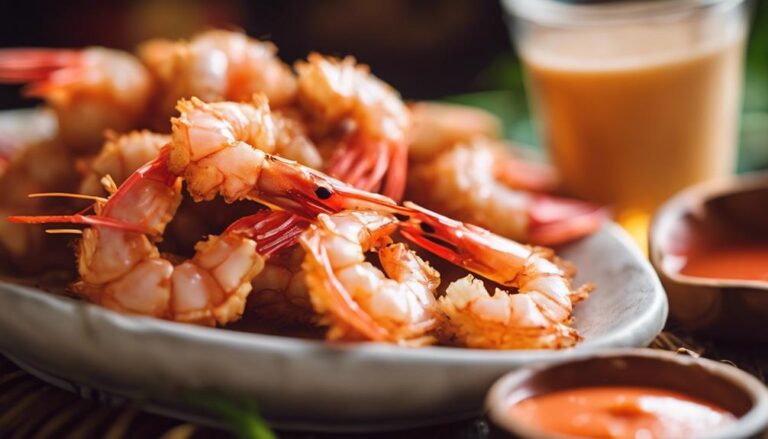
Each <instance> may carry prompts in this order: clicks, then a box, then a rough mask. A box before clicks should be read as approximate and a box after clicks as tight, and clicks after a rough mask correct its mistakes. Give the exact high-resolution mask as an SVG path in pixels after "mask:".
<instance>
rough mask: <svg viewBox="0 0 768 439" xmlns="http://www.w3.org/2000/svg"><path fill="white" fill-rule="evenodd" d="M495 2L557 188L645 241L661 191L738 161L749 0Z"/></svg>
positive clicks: (666, 193) (717, 173) (719, 173)
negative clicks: (505, 15)
mask: <svg viewBox="0 0 768 439" xmlns="http://www.w3.org/2000/svg"><path fill="white" fill-rule="evenodd" d="M504 2H505V5H506V7H507V9H508V10H509V11H511V13H512V17H513V18H512V20H511V29H512V33H513V38H514V41H515V44H516V46H517V49H518V52H519V54H520V57H521V59H522V62H523V66H524V69H525V74H526V84H527V91H528V95H529V98H530V100H531V104H532V107H533V112H534V115H535V117H536V123H537V125H538V127H537V128H538V129H539V132H540V133H541V138H542V140H543V142H544V144H545V145H546V146H547V149H548V150H549V153H550V157H551V159H552V161H553V162H554V164H555V165H556V166H557V168H558V170H559V172H560V176H561V179H562V184H563V188H564V190H565V191H567V192H569V193H570V194H571V195H574V196H578V197H581V198H585V199H589V200H593V201H597V202H600V203H604V204H606V205H609V206H611V207H613V209H614V212H615V215H616V218H617V220H618V221H619V223H620V224H622V225H623V226H624V227H625V228H626V229H628V230H629V231H630V233H632V234H633V236H634V237H635V238H636V239H637V240H638V242H640V243H641V245H642V246H643V247H644V246H645V243H646V236H647V235H646V234H647V229H648V223H649V221H650V217H651V215H652V213H653V211H654V209H655V208H656V207H657V206H659V205H660V204H661V203H662V202H663V201H664V200H665V199H666V198H668V197H670V196H671V195H672V194H674V193H676V192H677V191H679V190H681V189H682V188H684V187H686V186H689V185H691V184H694V183H697V182H700V181H703V180H709V179H716V178H719V177H723V176H726V175H728V174H730V173H732V172H733V171H734V170H735V161H736V154H737V129H738V116H739V113H740V102H741V89H742V82H743V77H742V63H743V53H744V46H745V36H746V33H747V32H746V31H747V27H748V23H747V22H748V20H747V15H748V13H747V9H748V4H747V3H748V1H745V0H655V1H601V2H595V1H592V2H584V1H582V2H564V1H558V0H504Z"/></svg>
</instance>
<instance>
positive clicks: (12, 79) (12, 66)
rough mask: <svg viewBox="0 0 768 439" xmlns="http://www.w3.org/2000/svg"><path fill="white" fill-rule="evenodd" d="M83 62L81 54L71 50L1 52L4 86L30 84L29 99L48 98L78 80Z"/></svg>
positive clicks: (0, 74) (1, 74)
mask: <svg viewBox="0 0 768 439" xmlns="http://www.w3.org/2000/svg"><path fill="white" fill-rule="evenodd" d="M81 60H82V55H81V52H79V51H76V50H68V49H4V50H0V83H4V84H29V86H28V87H27V88H26V89H25V91H24V93H25V94H26V95H27V96H35V97H42V96H46V95H47V94H49V93H50V92H51V91H52V90H54V89H56V88H59V87H62V86H64V85H66V84H68V83H72V82H74V81H76V80H77V79H78V77H79V75H80V74H81V72H80V71H79V69H78V66H79V64H80V62H81Z"/></svg>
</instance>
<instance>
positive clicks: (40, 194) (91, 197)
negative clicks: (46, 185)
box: [27, 192, 107, 203]
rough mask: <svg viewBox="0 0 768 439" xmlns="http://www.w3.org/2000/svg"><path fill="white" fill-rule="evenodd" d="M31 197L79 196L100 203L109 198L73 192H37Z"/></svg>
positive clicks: (30, 196) (30, 195)
mask: <svg viewBox="0 0 768 439" xmlns="http://www.w3.org/2000/svg"><path fill="white" fill-rule="evenodd" d="M27 197H29V198H44V197H60V198H78V199H81V200H92V201H96V202H99V203H106V202H107V199H106V198H104V197H99V196H98V195H85V194H72V193H68V192H37V193H33V194H29V195H27Z"/></svg>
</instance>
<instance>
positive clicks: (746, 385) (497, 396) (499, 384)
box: [486, 348, 768, 439]
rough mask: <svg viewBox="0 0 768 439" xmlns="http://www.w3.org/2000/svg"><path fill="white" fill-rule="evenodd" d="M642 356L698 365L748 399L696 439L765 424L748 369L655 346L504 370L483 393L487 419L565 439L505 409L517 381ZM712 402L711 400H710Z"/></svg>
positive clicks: (766, 396)
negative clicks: (741, 410)
mask: <svg viewBox="0 0 768 439" xmlns="http://www.w3.org/2000/svg"><path fill="white" fill-rule="evenodd" d="M633 357H634V358H645V359H651V360H654V361H659V362H671V363H676V364H678V365H681V366H684V367H693V366H698V367H701V368H702V369H703V370H704V371H705V372H706V373H708V374H710V375H714V376H717V377H719V378H722V379H724V380H725V381H727V382H728V383H729V384H731V385H733V386H734V387H736V388H738V389H739V390H740V391H741V392H743V393H744V394H745V395H746V396H748V397H749V398H750V399H751V400H752V407H751V408H750V409H749V411H748V412H747V413H745V414H744V415H743V416H741V417H737V418H736V421H735V422H733V423H731V424H728V425H725V426H724V427H723V428H721V429H718V430H715V431H712V432H708V433H705V434H704V435H698V436H697V437H699V438H700V439H729V438H737V437H738V438H740V437H750V436H754V435H756V434H758V433H760V432H762V431H764V430H765V429H766V427H768V388H766V387H765V385H764V384H763V383H762V382H761V381H760V380H758V379H757V378H756V377H754V376H752V375H750V374H749V373H747V372H745V371H743V370H741V369H739V368H737V367H734V366H730V365H727V364H725V363H720V362H718V361H714V360H710V359H707V358H700V357H692V356H688V355H682V354H677V353H674V352H668V351H660V350H655V349H648V348H641V349H631V348H627V349H608V350H601V351H598V352H592V353H580V354H578V355H573V356H570V357H567V358H564V359H562V360H560V361H554V362H550V363H546V364H539V365H535V366H530V367H525V368H522V369H519V370H516V371H512V372H510V373H507V374H506V375H504V376H502V377H501V378H499V379H498V380H497V381H496V382H495V383H494V384H493V386H492V387H491V389H490V391H489V392H488V395H487V396H486V409H487V411H488V416H489V418H490V420H491V421H492V422H493V423H494V424H495V425H496V426H498V427H500V428H502V429H504V430H506V431H507V432H511V433H514V434H516V435H519V436H520V437H540V436H541V435H542V433H546V434H547V436H548V437H553V438H561V439H569V438H571V436H564V435H560V436H555V435H552V434H551V433H550V432H542V431H541V430H537V429H533V428H530V427H528V426H527V425H525V424H524V423H522V422H519V421H518V420H516V419H515V418H514V417H513V416H510V415H509V414H508V413H507V412H508V405H507V397H508V396H509V395H510V393H511V392H512V391H513V390H514V389H516V388H518V387H519V386H520V385H522V384H524V383H526V382H527V381H528V380H530V379H531V378H532V377H534V376H535V375H537V374H539V373H542V372H544V371H546V370H549V369H552V368H554V367H557V366H562V365H564V364H568V363H577V362H581V361H586V360H602V361H608V360H614V359H619V358H633ZM710 402H712V401H710Z"/></svg>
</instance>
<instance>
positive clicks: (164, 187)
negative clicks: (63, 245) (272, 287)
mask: <svg viewBox="0 0 768 439" xmlns="http://www.w3.org/2000/svg"><path fill="white" fill-rule="evenodd" d="M166 161H167V154H165V153H161V155H160V156H159V157H158V158H156V159H155V160H153V161H151V162H150V163H148V164H146V165H145V166H143V167H142V168H141V169H139V170H138V171H136V172H135V173H134V174H132V175H131V177H129V178H128V179H127V180H126V182H125V183H124V184H123V185H122V186H120V188H119V189H118V190H117V192H115V193H114V194H112V196H111V197H110V198H109V199H108V200H106V201H104V202H100V203H97V204H96V206H95V210H96V213H95V214H94V215H81V214H78V215H65V216H37V217H11V218H10V220H12V221H15V222H23V223H80V224H87V225H89V226H90V227H89V228H86V229H85V230H83V232H82V233H83V236H82V239H81V240H80V242H79V244H78V250H77V255H78V272H79V274H80V281H79V282H78V283H77V284H75V286H74V288H75V290H76V291H77V292H78V293H79V294H81V295H82V296H83V297H85V298H87V299H88V300H90V301H91V302H94V303H97V304H100V305H103V306H105V307H107V308H110V309H114V310H117V311H121V312H126V313H132V314H141V315H149V316H154V317H158V318H163V319H169V320H175V321H180V322H188V323H196V324H202V325H215V324H217V323H218V324H225V323H228V322H231V321H234V320H237V319H239V318H240V316H241V315H242V313H243V310H244V307H245V299H246V297H247V296H248V294H249V292H250V291H251V280H252V279H253V277H254V276H255V275H256V274H258V273H259V272H260V271H261V269H262V268H263V266H264V261H265V259H266V258H267V257H268V256H269V255H270V254H271V251H272V247H273V245H274V243H275V242H279V241H280V239H283V237H282V235H281V234H279V233H275V231H274V230H272V228H271V227H270V226H271V224H263V225H259V224H253V223H251V222H249V221H250V220H251V219H250V218H246V219H243V220H241V221H239V222H237V223H235V224H233V225H232V226H231V227H230V228H228V229H227V230H226V231H225V232H224V233H222V234H221V235H219V236H214V235H211V236H208V238H207V239H205V240H203V241H200V242H199V243H198V244H197V245H196V246H195V255H194V256H193V257H192V258H191V259H188V260H185V261H182V262H181V263H174V261H172V260H171V259H168V258H167V257H166V256H164V255H163V254H161V253H160V252H159V250H158V248H157V246H156V244H155V243H156V242H157V241H159V240H160V239H161V237H162V234H163V231H164V229H165V227H166V226H167V224H168V223H169V222H170V220H171V218H173V215H174V214H175V212H176V209H177V207H178V205H179V202H180V200H181V179H179V178H178V177H176V176H175V175H173V174H171V173H169V172H168V170H167V167H166ZM297 230H302V229H297ZM282 231H283V232H287V233H288V234H289V235H290V233H291V232H290V230H287V229H283V230H282ZM294 233H295V232H294Z"/></svg>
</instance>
